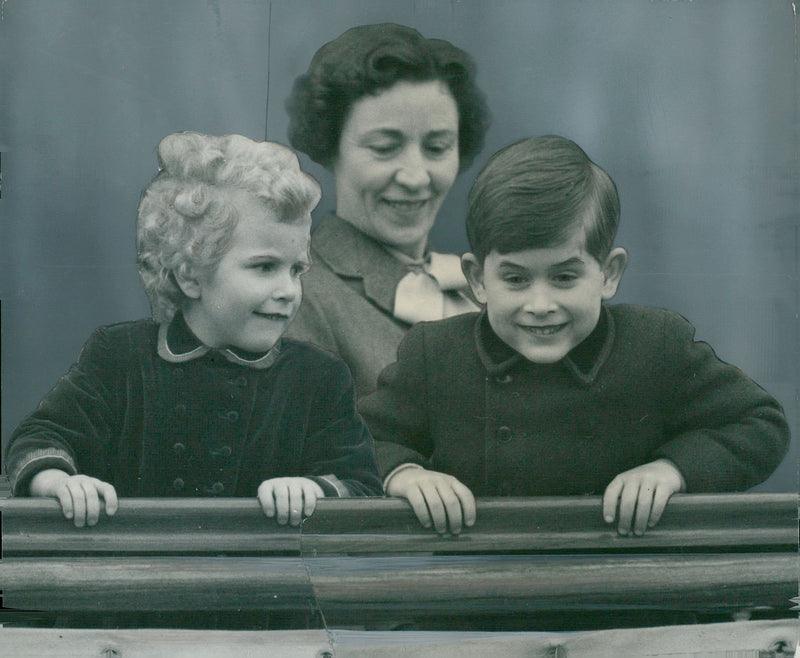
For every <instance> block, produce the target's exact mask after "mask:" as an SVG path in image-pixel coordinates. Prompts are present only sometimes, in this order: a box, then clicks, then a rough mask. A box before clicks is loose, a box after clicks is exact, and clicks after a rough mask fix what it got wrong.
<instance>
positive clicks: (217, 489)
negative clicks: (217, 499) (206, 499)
mask: <svg viewBox="0 0 800 658" xmlns="http://www.w3.org/2000/svg"><path fill="white" fill-rule="evenodd" d="M185 486H186V483H185V482H184V481H183V478H175V479H174V480H173V481H172V488H173V489H174V490H175V491H183V489H184V487H185ZM204 491H205V492H206V493H207V494H212V495H214V496H219V495H220V494H222V493H224V492H225V485H224V484H223V483H222V482H215V483H214V484H212V485H211V486H210V487H206V488H205V489H204Z"/></svg>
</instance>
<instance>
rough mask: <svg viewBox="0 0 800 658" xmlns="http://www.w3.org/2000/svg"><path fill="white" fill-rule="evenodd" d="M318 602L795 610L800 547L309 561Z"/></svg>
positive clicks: (323, 606)
mask: <svg viewBox="0 0 800 658" xmlns="http://www.w3.org/2000/svg"><path fill="white" fill-rule="evenodd" d="M307 563H308V568H309V571H310V574H311V581H312V583H313V585H314V592H315V596H316V601H317V604H318V606H319V608H320V610H321V611H322V613H323V615H325V616H326V618H328V617H329V615H333V614H334V613H335V612H341V611H345V612H356V611H360V613H361V614H367V613H372V612H377V613H379V614H380V615H387V614H389V613H391V612H392V611H395V612H397V611H404V612H413V613H414V614H415V615H420V614H426V613H432V614H443V613H446V614H459V613H460V614H469V613H475V612H480V613H493V614H494V613H502V614H505V613H513V612H517V611H527V612H531V611H535V610H538V611H548V610H549V611H553V610H580V609H592V608H594V609H597V608H607V609H612V608H613V609H661V610H665V609H672V610H693V611H704V610H705V611H725V610H736V609H740V608H743V607H753V606H766V607H771V608H774V609H777V610H780V611H787V610H788V608H789V607H790V604H789V598H790V597H792V596H794V595H795V594H796V590H797V556H796V555H795V554H793V553H768V554H751V553H741V554H736V553H734V554H723V555H717V554H695V555H690V554H687V555H629V556H597V555H594V556H586V555H583V556H566V555H565V556H530V555H519V556H517V555H494V556H492V555H483V556H416V557H412V556H408V557H403V558H397V557H395V558H384V557H356V558H350V559H347V560H343V559H341V558H316V559H312V560H307Z"/></svg>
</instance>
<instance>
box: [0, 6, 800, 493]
mask: <svg viewBox="0 0 800 658" xmlns="http://www.w3.org/2000/svg"><path fill="white" fill-rule="evenodd" d="M382 21H393V22H399V23H405V24H407V25H410V26H412V27H415V28H417V29H419V30H420V31H421V32H422V33H423V34H424V35H425V36H428V37H440V38H445V39H449V40H450V41H452V42H453V43H455V44H456V45H459V46H461V47H463V48H464V49H466V50H467V51H469V52H470V53H471V54H472V55H473V56H474V58H475V59H476V61H477V64H478V67H479V81H480V84H481V86H482V88H483V89H484V90H485V92H486V93H487V96H488V99H489V104H490V107H491V109H492V113H493V116H494V121H493V125H492V129H491V131H490V132H489V134H488V137H487V141H486V147H485V149H484V151H483V153H482V154H481V155H480V156H479V157H478V158H477V160H476V162H475V164H474V165H473V167H472V168H471V169H470V170H468V171H466V172H465V173H464V174H462V176H461V177H460V178H459V179H458V181H457V182H456V185H455V186H454V187H453V190H452V192H451V193H450V196H449V198H448V200H447V202H446V204H445V206H444V208H443V210H442V213H441V216H440V220H439V222H438V224H437V226H436V228H435V229H434V233H433V242H434V246H436V247H437V248H439V249H441V250H450V251H456V252H460V251H463V250H465V249H466V239H465V235H464V229H463V216H464V208H465V198H466V194H467V191H468V189H469V186H470V184H471V182H472V180H473V179H474V177H475V175H476V173H477V171H478V170H479V169H480V167H481V166H482V165H483V164H484V163H485V161H486V159H487V158H488V156H489V155H490V154H491V153H492V152H494V151H495V150H497V149H498V148H500V147H501V146H504V145H506V144H508V143H510V142H512V141H514V140H516V139H519V138H522V137H525V136H529V135H533V134H544V133H558V134H562V135H565V136H567V137H570V138H572V139H574V140H576V141H577V142H578V143H579V144H580V145H581V146H583V147H584V149H585V150H586V151H587V152H588V153H589V155H590V157H592V158H593V159H594V160H595V161H597V162H598V163H599V164H600V165H601V166H603V167H604V168H605V169H606V170H607V171H609V173H610V174H611V175H612V176H613V177H614V179H615V180H616V182H617V184H618V186H619V190H620V195H621V198H622V208H623V213H622V225H621V230H620V234H619V239H618V243H619V244H620V245H622V246H625V247H626V248H627V249H628V251H629V252H630V255H631V263H630V266H629V269H628V271H627V273H626V274H625V277H624V279H623V282H622V286H621V288H620V292H619V293H618V296H617V301H627V302H637V303H645V304H650V305H653V306H661V307H666V308H672V309H675V310H677V311H679V312H680V313H682V314H683V315H684V316H686V317H687V318H688V319H689V320H691V321H692V322H693V323H694V325H695V326H696V327H697V336H698V338H700V339H703V340H707V341H708V342H710V343H711V344H712V345H713V346H714V348H715V349H716V351H717V353H718V354H719V355H720V357H721V358H723V359H725V360H727V361H730V362H732V363H735V364H737V365H739V366H741V367H742V368H743V369H744V370H745V371H747V372H748V373H749V374H750V375H751V376H752V377H753V378H754V379H755V380H756V381H758V382H759V383H760V384H761V385H762V386H764V387H765V388H766V389H768V390H769V391H770V392H771V393H773V394H774V395H775V396H776V397H777V398H778V399H779V401H780V402H781V403H782V404H783V405H784V407H785V409H786V412H787V414H788V416H789V419H790V422H791V424H792V429H793V433H794V436H795V438H794V440H793V447H792V450H791V452H790V454H789V455H788V456H787V458H786V460H784V462H783V464H782V465H781V467H780V468H779V470H778V471H777V472H776V473H775V474H774V475H773V476H772V477H771V478H770V479H769V480H768V481H767V482H766V483H765V484H763V485H761V486H760V487H759V489H760V490H764V491H790V490H796V489H797V461H798V457H797V438H796V437H797V435H798V402H797V391H798V378H799V377H800V374H799V373H800V368H799V367H798V364H800V347H799V341H798V321H797V314H798V223H799V220H798V214H800V213H799V211H798V208H799V207H800V165H799V164H798V141H799V140H800V137H799V136H798V107H797V103H798V100H797V99H798V46H797V42H796V29H797V23H796V18H795V16H794V14H793V3H791V2H789V1H787V0H738V1H736V0H695V1H694V2H658V1H656V2H650V1H648V0H595V1H591V2H589V1H585V2H581V1H577V0H519V1H512V0H492V1H491V2H490V1H489V0H483V1H481V0H463V1H457V0H452V1H449V2H448V1H444V0H419V1H416V2H411V1H402V0H386V1H379V0H370V2H365V1H364V0H328V1H322V0H314V1H311V0H291V1H290V0H282V1H276V2H267V1H266V0H250V1H246V0H217V1H212V0H208V1H206V2H201V1H199V0H169V1H168V2H163V0H138V1H131V0H25V1H22V0H0V76H2V77H0V152H2V175H3V178H2V184H3V187H2V198H0V299H2V437H3V442H4V444H5V442H6V441H7V439H8V435H9V433H10V431H11V430H12V429H13V427H14V426H15V425H16V423H17V422H18V421H19V420H20V418H21V417H22V416H23V415H24V414H26V413H28V412H29V411H31V410H32V409H33V408H34V407H35V405H36V404H37V402H38V400H39V399H40V398H41V396H42V395H43V394H44V393H45V392H46V391H47V390H48V389H49V388H50V387H51V386H52V385H53V384H54V383H55V381H56V379H57V378H58V377H59V376H60V375H61V374H63V372H64V371H65V370H66V369H67V368H68V367H69V365H70V364H71V363H72V362H73V361H74V359H75V358H76V357H77V355H78V352H79V350H80V348H81V346H82V344H83V342H84V340H85V339H86V338H87V337H88V335H89V333H90V331H91V330H92V329H93V328H94V327H95V326H97V325H99V324H104V323H111V322H118V321H123V320H127V319H134V318H139V317H144V316H146V315H147V314H148V312H149V309H148V306H147V302H146V299H145V296H144V293H143V292H142V289H141V285H140V282H139V279H138V275H137V273H136V268H135V263H134V259H135V239H134V235H135V227H134V223H135V216H136V206H137V203H138V199H139V194H140V192H141V190H142V188H143V187H144V186H145V185H146V184H147V182H148V180H149V179H150V177H151V176H152V175H153V174H154V173H155V170H156V160H155V146H156V144H157V143H158V141H159V139H161V138H162V137H163V136H164V135H166V134H168V133H170V132H174V131H178V130H198V131H202V132H207V133H214V134H222V133H229V132H236V133H241V134H244V135H247V136H249V137H252V138H254V139H263V138H264V137H265V136H266V138H268V139H272V140H275V141H281V142H284V143H285V142H286V125H287V116H286V112H285V110H284V101H285V99H286V96H287V95H288V93H289V90H290V88H291V84H292V81H293V79H294V77H295V76H296V75H299V74H300V73H302V72H303V71H304V70H305V69H306V67H307V65H308V63H309V61H310V59H311V56H312V55H313V53H314V51H315V50H316V49H317V48H318V47H319V46H320V45H322V44H323V43H324V42H326V41H329V40H331V39H333V38H335V37H336V36H338V35H339V34H340V33H341V32H343V31H344V30H345V29H347V28H348V27H351V26H353V25H357V24H361V23H371V22H382ZM302 162H303V164H304V166H306V168H307V169H308V170H309V171H310V172H311V173H312V174H314V175H315V176H317V177H318V178H319V180H320V181H321V182H322V183H323V187H324V191H325V194H324V197H323V200H322V202H321V204H320V206H319V209H318V214H319V213H322V212H324V211H325V210H327V209H331V208H333V206H334V197H333V188H332V184H331V178H330V176H329V175H328V174H327V172H324V171H323V170H321V169H320V168H319V167H317V166H316V165H313V164H312V163H309V162H308V160H307V159H305V158H303V159H302Z"/></svg>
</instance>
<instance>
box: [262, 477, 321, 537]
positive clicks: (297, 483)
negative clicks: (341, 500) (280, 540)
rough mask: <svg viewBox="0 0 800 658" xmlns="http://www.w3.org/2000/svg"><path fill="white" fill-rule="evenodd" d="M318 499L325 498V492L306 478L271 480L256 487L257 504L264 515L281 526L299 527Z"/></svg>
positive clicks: (309, 514)
mask: <svg viewBox="0 0 800 658" xmlns="http://www.w3.org/2000/svg"><path fill="white" fill-rule="evenodd" d="M318 498H325V492H324V491H323V490H322V487H320V486H319V485H318V484H317V483H316V482H314V480H309V479H308V478H301V477H287V478H272V479H270V480H264V481H263V482H262V483H261V485H260V486H259V487H258V502H259V503H260V504H261V509H262V510H264V514H266V515H267V516H268V517H269V518H273V517H274V518H275V520H276V521H277V522H278V523H280V524H281V525H286V523H287V522H288V523H289V524H291V525H293V526H296V525H299V524H300V521H301V520H302V518H303V517H304V516H311V513H312V512H313V511H314V508H315V507H316V506H317V499H318Z"/></svg>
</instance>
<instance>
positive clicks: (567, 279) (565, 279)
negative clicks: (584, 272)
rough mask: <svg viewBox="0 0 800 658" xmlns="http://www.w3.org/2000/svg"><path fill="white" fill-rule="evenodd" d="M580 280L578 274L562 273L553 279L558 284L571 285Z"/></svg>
mask: <svg viewBox="0 0 800 658" xmlns="http://www.w3.org/2000/svg"><path fill="white" fill-rule="evenodd" d="M578 278H579V277H578V274H577V273H576V272H560V273H559V274H556V275H555V276H554V277H553V281H555V282H556V283H562V284H569V283H573V282H575V281H576V280H577V279H578Z"/></svg>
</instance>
